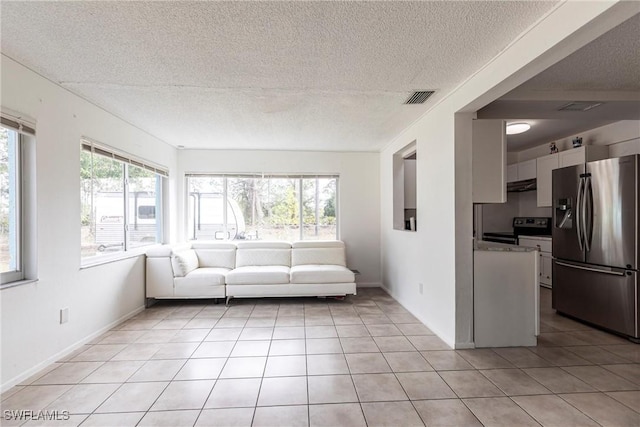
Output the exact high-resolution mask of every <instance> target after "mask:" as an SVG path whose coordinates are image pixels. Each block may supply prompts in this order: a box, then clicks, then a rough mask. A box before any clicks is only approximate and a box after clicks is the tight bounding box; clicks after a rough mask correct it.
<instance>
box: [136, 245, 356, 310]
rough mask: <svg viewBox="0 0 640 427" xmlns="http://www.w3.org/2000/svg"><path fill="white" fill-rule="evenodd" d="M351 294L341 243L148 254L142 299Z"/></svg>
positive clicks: (167, 249) (180, 248) (183, 248)
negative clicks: (144, 289) (144, 297)
mask: <svg viewBox="0 0 640 427" xmlns="http://www.w3.org/2000/svg"><path fill="white" fill-rule="evenodd" d="M355 293H356V284H355V275H354V274H353V272H352V271H351V270H349V269H348V268H347V267H346V257H345V246H344V243H343V242H341V241H337V240H336V241H301V242H294V243H293V244H291V243H288V242H269V241H240V242H237V243H236V242H200V241H194V242H191V243H187V244H182V245H177V246H169V245H164V246H158V247H154V248H150V249H149V250H148V251H147V291H146V295H147V298H153V299H156V298H158V299H160V298H216V299H217V298H224V297H226V298H227V301H229V299H230V298H234V297H240V298H241V297H267V296H273V297H289V296H344V295H349V294H355Z"/></svg>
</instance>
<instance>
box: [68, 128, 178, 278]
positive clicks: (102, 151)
mask: <svg viewBox="0 0 640 427" xmlns="http://www.w3.org/2000/svg"><path fill="white" fill-rule="evenodd" d="M83 152H88V153H89V154H90V155H91V156H101V157H103V158H106V159H111V160H113V161H115V162H117V163H119V164H120V165H121V166H122V207H123V222H122V230H123V244H122V245H123V248H122V250H118V251H116V252H114V253H112V254H109V253H96V254H94V255H87V256H83V255H82V250H81V251H80V267H81V268H85V267H91V266H94V265H99V264H103V263H107V262H112V261H116V260H120V259H125V258H129V257H131V256H138V255H140V254H142V253H144V251H145V248H146V247H148V246H151V245H154V244H161V243H164V241H165V234H166V233H165V218H166V215H165V212H164V211H165V209H166V205H165V195H164V193H165V190H166V186H167V178H168V177H169V171H168V168H165V167H163V166H160V165H157V164H154V163H152V162H149V161H147V160H143V159H140V158H137V157H135V156H132V155H130V154H128V153H125V152H122V151H119V150H116V149H113V148H111V147H109V146H107V145H103V144H101V143H97V142H95V141H93V140H90V139H88V138H82V139H81V145H80V153H81V155H82V153H83ZM131 166H133V167H137V168H139V169H142V170H146V171H147V172H151V173H153V174H154V175H155V179H156V183H155V190H154V191H155V204H154V207H155V218H154V219H155V224H156V227H155V228H156V229H155V235H156V240H155V241H154V242H150V243H149V244H143V245H136V246H134V245H132V243H133V241H131V234H132V231H133V226H134V223H132V222H131V220H130V218H129V217H130V216H131V215H133V216H135V217H136V219H137V218H138V212H137V209H135V212H134V211H132V209H134V208H133V207H132V206H130V200H129V198H130V197H131V195H132V194H133V193H136V192H135V191H130V167H131ZM92 176H93V172H92ZM81 179H82V178H81ZM92 179H93V178H92ZM92 192H93V190H92ZM93 203H95V201H94V202H92V206H91V208H92V210H93V209H94V208H95V205H93ZM92 215H93V213H92ZM94 221H95V219H94ZM81 227H82V225H81ZM80 248H82V238H81V245H80Z"/></svg>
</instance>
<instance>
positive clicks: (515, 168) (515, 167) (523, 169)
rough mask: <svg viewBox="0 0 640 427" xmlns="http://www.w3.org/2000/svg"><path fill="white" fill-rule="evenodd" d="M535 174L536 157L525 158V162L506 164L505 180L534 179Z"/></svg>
mask: <svg viewBox="0 0 640 427" xmlns="http://www.w3.org/2000/svg"><path fill="white" fill-rule="evenodd" d="M536 176H537V171H536V159H532V160H527V161H526V162H520V163H514V164H512V165H509V166H507V182H516V181H524V180H525V179H535V178H536Z"/></svg>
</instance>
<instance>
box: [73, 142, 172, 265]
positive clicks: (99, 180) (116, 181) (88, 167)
mask: <svg viewBox="0 0 640 427" xmlns="http://www.w3.org/2000/svg"><path fill="white" fill-rule="evenodd" d="M165 176H167V172H166V170H164V169H162V168H158V167H156V166H151V165H149V164H148V163H147V162H141V161H139V160H136V159H133V158H131V157H130V156H128V155H123V154H121V153H117V152H115V151H112V150H111V149H109V148H106V147H104V146H99V145H97V144H95V143H92V142H89V141H83V142H82V148H81V152H80V181H81V185H80V198H81V207H82V213H81V254H82V255H81V256H82V258H83V260H84V259H94V257H98V256H102V255H105V254H113V253H118V252H124V251H128V250H131V249H134V248H138V247H141V246H145V245H150V244H154V243H159V242H162V230H163V222H162V187H163V178H164V177H165Z"/></svg>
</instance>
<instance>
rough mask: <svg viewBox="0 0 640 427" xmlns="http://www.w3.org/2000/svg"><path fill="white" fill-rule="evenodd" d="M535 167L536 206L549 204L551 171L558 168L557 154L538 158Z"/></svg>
mask: <svg viewBox="0 0 640 427" xmlns="http://www.w3.org/2000/svg"><path fill="white" fill-rule="evenodd" d="M536 169H537V171H536V173H537V186H538V191H537V197H538V206H539V207H544V206H551V172H552V171H553V170H554V169H558V154H550V155H548V156H544V157H540V158H538V160H537V163H536Z"/></svg>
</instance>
